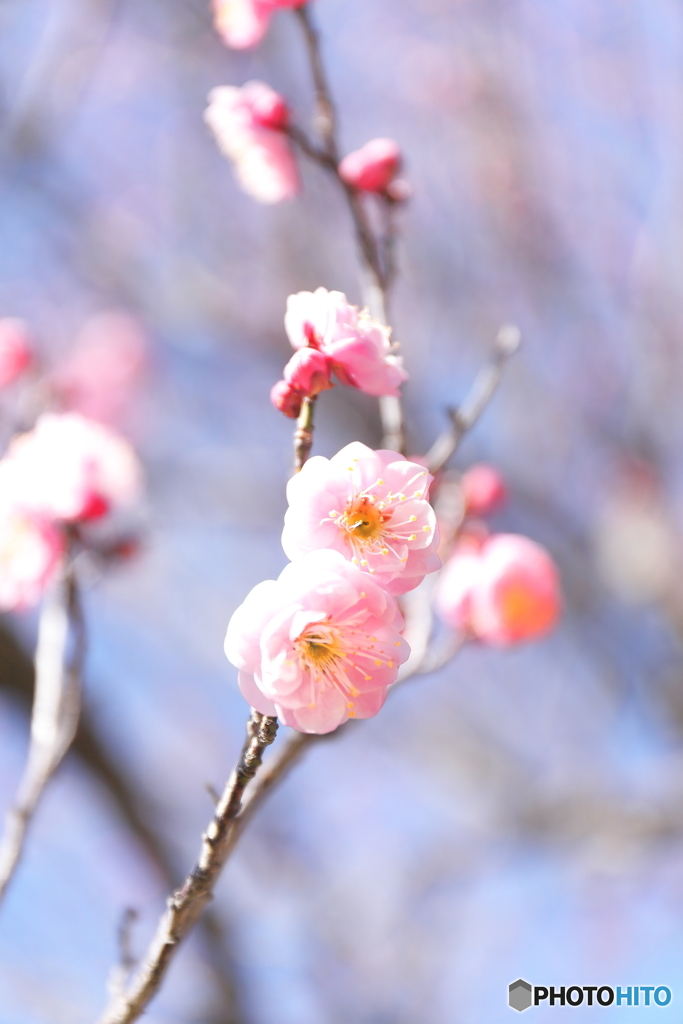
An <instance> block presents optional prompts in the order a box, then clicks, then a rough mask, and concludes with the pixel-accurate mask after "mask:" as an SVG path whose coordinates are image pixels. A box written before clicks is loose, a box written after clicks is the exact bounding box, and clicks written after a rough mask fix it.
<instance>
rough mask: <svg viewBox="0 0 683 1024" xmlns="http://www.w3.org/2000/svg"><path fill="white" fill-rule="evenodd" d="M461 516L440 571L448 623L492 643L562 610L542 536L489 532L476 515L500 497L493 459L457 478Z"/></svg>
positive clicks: (536, 632) (502, 642) (510, 640)
mask: <svg viewBox="0 0 683 1024" xmlns="http://www.w3.org/2000/svg"><path fill="white" fill-rule="evenodd" d="M462 490H463V501H464V507H465V516H466V518H465V522H464V525H463V527H462V529H461V531H460V533H459V536H458V538H457V539H456V542H455V545H454V547H453V551H452V553H451V556H450V558H449V560H448V561H447V563H446V566H445V568H444V570H443V572H442V573H441V576H440V578H439V584H438V588H437V592H436V607H437V610H438V612H439V614H440V615H441V617H442V618H443V619H444V621H445V622H447V623H448V624H449V625H450V626H451V627H453V628H454V629H456V630H458V631H460V632H462V633H463V634H464V635H465V636H467V637H469V638H471V639H475V640H480V641H481V642H483V643H487V644H492V645H493V646H497V647H506V646H509V645H511V644H517V643H520V642H522V641H525V640H535V639H538V638H539V637H542V636H544V635H545V634H546V633H548V632H549V631H550V630H551V629H552V628H553V626H554V625H555V624H556V622H557V620H558V617H559V614H560V604H561V597H560V584H559V578H558V573H557V569H556V567H555V564H554V562H553V560H552V558H551V556H550V555H549V554H548V552H547V551H546V550H545V548H543V547H542V546H541V545H540V544H537V543H536V542H535V541H532V540H530V539H529V538H528V537H523V536H520V535H518V534H512V533H490V532H489V530H488V527H487V526H486V524H485V523H483V522H482V521H481V520H480V519H479V518H475V517H479V516H486V515H490V514H491V513H492V512H495V511H496V510H497V509H498V508H499V507H500V506H501V505H502V504H503V502H504V501H505V498H506V494H507V489H506V487H505V484H504V482H503V480H502V478H501V477H500V475H499V474H498V473H497V471H496V470H495V469H493V468H492V467H491V466H485V465H477V466H473V467H472V468H471V469H470V470H469V471H468V472H466V473H465V474H464V475H463V478H462Z"/></svg>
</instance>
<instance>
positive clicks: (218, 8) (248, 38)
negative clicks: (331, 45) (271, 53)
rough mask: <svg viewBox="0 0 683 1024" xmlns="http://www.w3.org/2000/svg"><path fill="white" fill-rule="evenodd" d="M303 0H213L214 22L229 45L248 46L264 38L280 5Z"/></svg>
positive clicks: (234, 46)
mask: <svg viewBox="0 0 683 1024" xmlns="http://www.w3.org/2000/svg"><path fill="white" fill-rule="evenodd" d="M303 2H304V0H214V3H213V12H214V25H215V27H216V31H217V32H218V34H219V35H220V36H221V38H222V40H223V42H224V43H225V45H226V46H230V47H232V48H233V49H235V50H246V49H249V48H250V47H252V46H256V45H258V43H260V42H261V40H262V39H263V37H264V35H265V34H266V31H267V29H268V25H269V24H270V19H271V18H272V16H273V14H274V13H275V11H276V10H277V9H278V8H279V7H299V6H301V4H302V3H303Z"/></svg>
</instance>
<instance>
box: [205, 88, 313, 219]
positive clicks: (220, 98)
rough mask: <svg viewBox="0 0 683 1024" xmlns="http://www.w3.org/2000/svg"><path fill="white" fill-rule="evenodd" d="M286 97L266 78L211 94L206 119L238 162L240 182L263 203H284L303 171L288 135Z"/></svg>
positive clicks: (222, 147) (297, 189)
mask: <svg viewBox="0 0 683 1024" xmlns="http://www.w3.org/2000/svg"><path fill="white" fill-rule="evenodd" d="M287 118H288V111H287V106H286V103H285V101H284V99H283V98H282V97H281V96H280V95H279V94H278V93H276V92H274V90H273V89H271V88H270V86H268V85H266V84H265V83H264V82H247V84H246V85H244V86H243V87H242V88H241V89H238V88H237V87H235V86H232V85H222V86H219V87H218V88H216V89H212V90H211V92H210V93H209V105H208V107H207V109H206V111H205V114H204V119H205V121H206V123H207V124H208V125H209V127H210V128H211V130H212V131H213V133H214V135H215V136H216V141H217V142H218V145H219V147H220V149H221V151H222V152H223V153H224V154H225V156H227V157H228V158H229V159H230V160H232V161H233V163H234V165H235V173H236V175H237V180H238V181H239V183H240V185H241V186H242V188H243V189H244V191H245V192H247V193H248V194H249V195H250V196H252V197H253V198H254V199H257V200H258V201H259V202H260V203H279V202H282V200H283V199H291V198H292V197H293V196H295V195H296V193H297V192H298V191H299V173H298V171H297V167H296V161H295V160H294V154H293V152H292V147H291V145H290V142H289V139H288V137H287V135H286V134H285V133H284V131H283V130H282V129H283V128H284V126H285V125H286V123H287Z"/></svg>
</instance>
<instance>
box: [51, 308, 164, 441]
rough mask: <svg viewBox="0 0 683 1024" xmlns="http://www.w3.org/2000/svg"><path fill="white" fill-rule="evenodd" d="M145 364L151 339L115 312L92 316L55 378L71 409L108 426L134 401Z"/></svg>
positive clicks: (135, 322) (125, 315)
mask: <svg viewBox="0 0 683 1024" xmlns="http://www.w3.org/2000/svg"><path fill="white" fill-rule="evenodd" d="M146 361H147V339H146V336H145V333H144V331H143V329H142V327H141V325H140V323H139V322H138V320H136V319H135V317H133V316H130V315H129V314H128V313H124V312H120V311H117V310H109V311H106V312H103V313H98V314H97V315H96V316H93V317H92V318H91V319H90V320H88V321H87V323H86V324H85V325H84V327H83V328H82V330H81V331H80V333H79V335H78V336H77V338H76V342H75V344H74V346H73V348H72V349H71V351H70V352H68V353H67V355H66V358H65V359H64V360H63V361H62V363H61V364H60V366H59V369H58V370H57V372H56V373H55V374H54V387H55V390H56V391H57V392H58V394H59V395H60V396H61V398H62V401H63V403H64V405H65V406H66V407H67V408H68V409H73V410H75V411H76V412H80V413H83V415H85V416H89V417H91V418H92V419H96V420H102V421H104V422H106V423H109V422H112V421H114V420H116V419H117V418H118V417H119V416H120V415H121V413H122V412H123V410H124V409H125V407H126V405H127V404H128V402H129V401H130V398H131V396H132V392H133V389H134V387H135V384H136V381H137V380H138V378H139V377H140V374H141V373H142V371H143V369H144V367H145V364H146Z"/></svg>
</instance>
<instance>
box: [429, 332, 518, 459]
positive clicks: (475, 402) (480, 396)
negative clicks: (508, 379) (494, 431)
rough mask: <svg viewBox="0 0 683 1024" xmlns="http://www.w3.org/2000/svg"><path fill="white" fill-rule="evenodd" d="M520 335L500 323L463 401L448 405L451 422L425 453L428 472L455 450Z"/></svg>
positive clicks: (487, 399) (487, 398) (497, 381)
mask: <svg viewBox="0 0 683 1024" xmlns="http://www.w3.org/2000/svg"><path fill="white" fill-rule="evenodd" d="M520 341H521V335H520V332H519V329H518V328H517V327H514V326H512V325H508V326H505V327H501V329H500V331H499V332H498V335H497V337H496V341H495V345H494V351H493V356H492V358H491V360H490V362H489V363H487V365H486V366H484V367H482V369H481V370H480V371H479V373H478V374H477V377H476V378H475V380H474V383H473V385H472V387H471V389H470V392H469V394H468V395H467V396H466V398H465V400H464V402H462V404H461V405H459V406H458V407H457V408H456V409H450V410H449V415H450V418H451V426H450V427H449V429H448V430H446V431H444V433H443V434H442V435H441V437H438V438H437V439H436V441H435V442H434V444H433V445H432V447H431V448H430V449H429V451H428V452H427V454H426V456H425V463H426V466H427V468H428V469H429V472H430V473H438V472H439V470H441V469H443V468H444V466H445V465H446V463H447V462H448V460H449V459H450V458H451V456H452V455H454V453H455V452H456V451H457V449H458V446H459V444H460V442H461V440H462V438H463V436H464V435H465V434H466V433H467V431H468V430H471V428H472V427H473V426H474V424H475V423H476V422H477V420H478V419H479V417H480V416H481V414H482V413H483V411H484V409H485V408H486V407H487V405H488V404H489V402H490V401H491V399H492V398H493V395H494V393H495V391H496V388H497V387H498V385H499V384H500V381H501V378H502V376H503V370H504V369H505V366H506V364H507V361H508V359H510V357H511V356H513V355H514V354H515V352H516V351H517V349H518V348H519V345H520Z"/></svg>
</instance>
